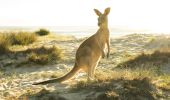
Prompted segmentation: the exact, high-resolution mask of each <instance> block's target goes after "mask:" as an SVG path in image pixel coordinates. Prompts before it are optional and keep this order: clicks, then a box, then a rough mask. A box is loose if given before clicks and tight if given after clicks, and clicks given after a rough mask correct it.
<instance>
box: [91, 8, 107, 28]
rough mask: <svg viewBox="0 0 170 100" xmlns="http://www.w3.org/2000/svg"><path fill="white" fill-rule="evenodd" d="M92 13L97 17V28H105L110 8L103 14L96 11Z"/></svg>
mask: <svg viewBox="0 0 170 100" xmlns="http://www.w3.org/2000/svg"><path fill="white" fill-rule="evenodd" d="M94 11H95V13H96V14H97V15H98V26H99V27H101V26H107V23H108V19H107V15H108V14H109V12H110V8H106V9H105V11H104V13H103V14H102V13H101V12H100V11H99V10H97V9H94Z"/></svg>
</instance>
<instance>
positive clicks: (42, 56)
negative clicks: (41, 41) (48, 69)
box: [26, 46, 63, 65]
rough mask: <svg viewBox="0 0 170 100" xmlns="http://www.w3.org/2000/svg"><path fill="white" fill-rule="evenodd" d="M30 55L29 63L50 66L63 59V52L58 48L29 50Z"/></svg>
mask: <svg viewBox="0 0 170 100" xmlns="http://www.w3.org/2000/svg"><path fill="white" fill-rule="evenodd" d="M26 52H27V53H29V55H28V61H30V62H34V63H36V64H41V65H44V64H48V63H53V62H58V61H60V60H61V59H62V57H63V55H62V51H61V49H59V48H58V47H55V46H53V47H50V48H47V47H44V46H42V47H40V48H35V49H28V50H27V51H26Z"/></svg>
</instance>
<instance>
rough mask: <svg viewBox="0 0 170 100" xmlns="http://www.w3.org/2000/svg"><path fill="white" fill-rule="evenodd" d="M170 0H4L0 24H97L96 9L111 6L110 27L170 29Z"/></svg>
mask: <svg viewBox="0 0 170 100" xmlns="http://www.w3.org/2000/svg"><path fill="white" fill-rule="evenodd" d="M169 4H170V0H0V26H97V16H96V14H95V13H94V11H93V9H94V8H96V9H99V10H100V11H101V12H103V11H104V9H105V8H107V7H110V8H111V12H110V14H109V16H108V17H109V26H110V27H128V28H132V29H150V30H155V31H158V32H170V28H169V27H170V11H169V10H170V6H169Z"/></svg>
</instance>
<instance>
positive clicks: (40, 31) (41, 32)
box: [35, 29, 50, 36]
mask: <svg viewBox="0 0 170 100" xmlns="http://www.w3.org/2000/svg"><path fill="white" fill-rule="evenodd" d="M35 33H36V34H37V35H40V36H44V35H48V34H50V31H48V30H46V29H40V30H38V31H36V32H35Z"/></svg>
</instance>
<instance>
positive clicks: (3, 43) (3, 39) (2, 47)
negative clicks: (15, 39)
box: [0, 33, 11, 54]
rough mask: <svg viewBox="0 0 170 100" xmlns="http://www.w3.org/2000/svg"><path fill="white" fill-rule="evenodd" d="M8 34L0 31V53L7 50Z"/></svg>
mask: <svg viewBox="0 0 170 100" xmlns="http://www.w3.org/2000/svg"><path fill="white" fill-rule="evenodd" d="M7 37H8V36H7V35H5V34H1V33H0V54H4V53H7V52H9V46H10V45H11V43H10V40H9V39H8V38H7Z"/></svg>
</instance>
